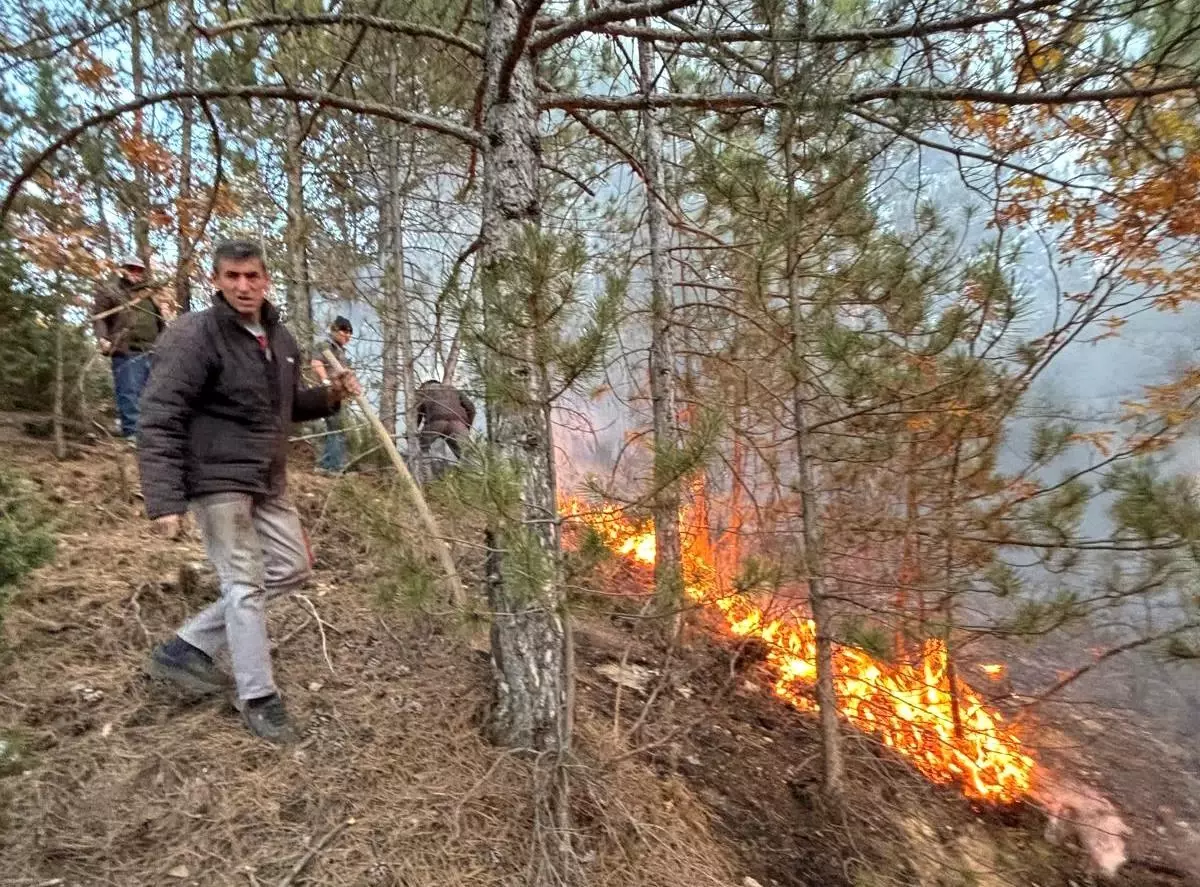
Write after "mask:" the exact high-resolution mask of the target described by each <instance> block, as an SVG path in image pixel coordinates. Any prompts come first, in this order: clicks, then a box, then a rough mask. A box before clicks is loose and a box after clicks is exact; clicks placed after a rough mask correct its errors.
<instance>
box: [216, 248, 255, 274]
mask: <svg viewBox="0 0 1200 887" xmlns="http://www.w3.org/2000/svg"><path fill="white" fill-rule="evenodd" d="M247 259H258V262H259V264H260V265H262V267H263V273H264V274H265V273H266V271H267V260H266V257H265V256H264V255H263V248H262V245H261V244H258V243H255V242H254V241H253V240H222V241H221V242H220V243H218V244H217V246H216V248H215V249H214V250H213V274H216V273H217V272H218V271H220V270H221V261H222V260H224V261H226V262H244V261H246V260H247Z"/></svg>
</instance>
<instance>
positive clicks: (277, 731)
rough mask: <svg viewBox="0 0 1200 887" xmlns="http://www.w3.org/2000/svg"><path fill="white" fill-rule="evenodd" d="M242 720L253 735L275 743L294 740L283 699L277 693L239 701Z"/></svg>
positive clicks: (283, 743) (286, 742)
mask: <svg viewBox="0 0 1200 887" xmlns="http://www.w3.org/2000/svg"><path fill="white" fill-rule="evenodd" d="M239 707H240V708H241V711H242V720H243V721H245V722H246V726H247V727H249V728H250V732H251V733H253V734H254V735H255V736H258V737H260V738H262V739H265V740H267V742H274V743H275V744H276V745H286V744H288V743H291V742H295V741H296V732H295V731H294V730H293V729H292V725H291V724H290V723H289V722H288V716H287V711H286V710H285V709H284V707H283V700H282V699H280V698H279V696H278V695H275V696H268V697H267V698H266V699H254V700H252V701H250V702H242V703H240V706H239Z"/></svg>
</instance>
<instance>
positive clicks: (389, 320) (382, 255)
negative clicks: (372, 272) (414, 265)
mask: <svg viewBox="0 0 1200 887" xmlns="http://www.w3.org/2000/svg"><path fill="white" fill-rule="evenodd" d="M392 179H393V176H392V172H391V169H390V168H389V169H388V172H387V185H386V190H385V192H384V193H383V194H382V195H380V200H379V219H380V225H379V264H380V267H382V268H383V278H382V280H381V287H380V289H381V290H382V294H383V298H382V299H381V300H380V301H379V302H378V303H377V305H378V308H379V331H380V338H381V340H382V341H381V345H380V347H381V352H382V353H381V355H380V364H381V374H380V382H379V421H380V422H382V423H383V427H384V428H386V429H387V432H388V436H389V437H391V438H392V439H393V440H395V439H396V415H397V404H398V403H399V401H400V336H399V334H398V333H397V331H396V315H395V312H394V310H393V309H394V304H395V301H396V298H395V290H396V288H397V284H396V268H395V254H394V252H393V250H392V238H393V237H394V236H395V230H394V229H393V226H392V225H391V224H390V223H389V221H388V220H389V219H391V217H392V201H393V200H394V199H395V198H394V194H395V191H394V188H393V182H392ZM407 455H408V458H409V463H408V464H409V468H411V469H413V476H414V477H415V478H416V479H417V482H418V483H420V472H419V471H416V466H415V465H414V464H413V462H412V455H413V454H412V453H408V454H407Z"/></svg>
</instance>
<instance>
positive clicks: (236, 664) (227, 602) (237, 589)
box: [178, 493, 311, 699]
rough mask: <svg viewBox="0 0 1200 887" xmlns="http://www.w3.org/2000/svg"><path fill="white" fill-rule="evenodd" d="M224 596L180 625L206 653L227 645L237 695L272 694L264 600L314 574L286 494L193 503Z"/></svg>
mask: <svg viewBox="0 0 1200 887" xmlns="http://www.w3.org/2000/svg"><path fill="white" fill-rule="evenodd" d="M191 509H192V513H193V514H194V515H195V516H196V523H197V524H198V525H199V526H200V532H201V533H202V534H203V535H204V547H205V549H206V550H207V551H208V560H209V562H210V563H211V564H212V565H213V568H214V569H215V570H216V571H217V576H218V577H219V578H220V580H221V599H220V600H219V601H217V602H216V603H215V604H213V605H212V606H210V607H208V608H207V609H206V610H204V611H203V612H201V613H200V614H199V615H198V616H195V617H194V618H193V619H191V620H190V621H189V622H188V623H187V624H186V625H184V626H183V628H181V629H179V632H178V634H179V637H181V638H183V640H185V641H187V642H188V643H189V644H191V645H192V646H194V647H199V648H200V649H201V650H203V651H204V652H205V653H207V654H208V655H209V656H215V655H216V654H217V653H218V652H220V650H221V649H222V648H223V647H224V646H225V645H226V644H228V645H229V656H230V659H231V660H232V662H233V676H234V679H235V680H236V681H237V691H238V698H239V699H259V698H261V697H263V696H270V695H271V694H272V693H274V692H275V682H274V680H273V679H272V677H271V647H270V643H269V642H268V640H267V618H266V602H267V600H268V599H270V598H273V597H276V596H278V595H281V594H286V593H288V592H291V591H295V590H296V589H297V588H299V587H300V586H301V585H302V584H303V583H304V580H306V579H307V578H308V576H309V573H310V572H311V564H310V562H309V553H308V543H307V540H306V538H305V536H304V530H303V529H302V528H301V526H300V515H299V514H298V513H297V512H296V509H295V508H294V507H293V506H292V505H291V504H289V503H288V502H287V501H286V500H285V499H283V498H271V497H262V496H250V495H248V494H245V493H214V494H212V495H210V496H200V497H198V498H196V499H193V500H192V502H191Z"/></svg>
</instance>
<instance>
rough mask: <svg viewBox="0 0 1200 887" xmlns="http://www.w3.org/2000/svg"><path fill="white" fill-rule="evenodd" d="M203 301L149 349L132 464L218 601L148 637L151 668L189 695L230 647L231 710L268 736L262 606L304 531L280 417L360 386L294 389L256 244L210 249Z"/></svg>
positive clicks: (298, 577) (320, 409)
mask: <svg viewBox="0 0 1200 887" xmlns="http://www.w3.org/2000/svg"><path fill="white" fill-rule="evenodd" d="M213 263H214V268H213V282H214V284H215V287H216V292H215V293H214V295H213V300H212V307H210V308H208V309H207V310H204V311H199V312H193V313H190V314H185V315H183V316H182V317H180V318H179V320H178V321H177V322H176V323H175V324H174V325H173V326H172V327H170V328H169V329H168V330H167V332H166V333H165V334H164V336H163V337H162V339H161V340H160V342H159V345H158V348H157V349H156V355H155V359H154V365H153V368H152V371H151V374H150V381H149V384H148V386H147V388H146V392H145V395H144V397H143V399H142V414H141V422H140V426H139V430H138V466H139V469H140V472H141V479H142V493H143V495H144V496H145V500H146V511H147V514H148V516H149V517H150V518H151V519H152V520H154V522H155V525H156V527H157V528H158V529H159V530H160V531H161V532H162V533H163V535H165V536H167V537H169V538H174V537H175V536H177V535H178V533H179V531H180V525H181V519H182V517H183V515H184V514H185V513H186V512H187V511H188V510H189V509H190V510H191V512H192V514H193V515H194V516H195V519H196V523H197V525H198V526H199V528H200V532H201V533H202V535H203V536H204V545H205V549H206V551H207V554H208V559H209V561H210V562H211V563H212V565H213V568H214V569H215V570H216V572H217V576H218V577H219V578H220V582H221V598H220V600H218V601H217V602H216V603H214V604H212V605H211V606H210V607H208V609H206V610H204V611H203V612H201V613H200V614H198V615H197V616H195V617H193V618H192V619H191V620H190V621H188V622H187V623H186V624H185V625H184V626H183V627H182V628H180V629H179V631H178V632H177V633H176V635H175V636H174V637H173V638H171V639H170V640H168V641H166V642H165V643H163V644H161V645H160V646H158V647H157V648H156V649H155V650H154V651H153V653H151V656H150V659H149V661H148V662H147V664H146V671H147V672H148V673H149V674H150V675H151V676H152V677H156V678H161V679H165V680H169V681H172V682H174V683H175V684H177V685H179V686H181V687H183V688H185V689H187V690H189V691H191V692H193V693H195V692H201V693H209V692H221V691H223V690H226V689H228V688H229V683H230V682H229V678H228V677H227V676H226V675H225V673H224V672H222V671H221V670H220V669H219V668H218V667H217V666H216V665H215V663H214V661H213V657H214V656H215V655H216V654H217V653H218V652H219V651H220V650H221V649H222V648H223V647H224V646H225V645H228V647H229V654H230V659H231V661H232V664H233V679H234V683H235V684H236V689H237V699H238V708H239V709H240V711H241V713H242V718H243V720H244V721H245V722H246V725H247V726H248V727H249V728H250V730H251V731H253V732H254V733H255V734H257V735H258V736H261V737H262V738H264V739H267V740H270V741H273V742H287V741H289V740H291V739H292V738H293V731H292V729H291V727H290V725H289V723H288V718H287V714H286V711H285V710H284V706H283V702H282V700H281V699H280V696H279V692H278V690H277V689H276V687H275V683H274V680H273V678H272V673H271V653H270V644H269V641H268V639H267V623H266V613H265V605H266V602H267V599H268V598H273V597H275V596H277V595H281V594H285V593H287V592H290V591H293V590H294V589H296V588H298V587H299V586H300V585H301V584H302V583H303V582H304V580H305V579H306V578H308V575H309V570H310V567H311V565H310V560H309V551H308V543H307V539H306V537H305V535H304V530H303V529H302V528H301V526H300V517H299V515H298V514H297V512H296V509H295V508H294V507H293V506H292V505H291V504H290V503H289V502H288V500H287V498H286V496H285V493H286V490H285V486H286V480H287V475H286V470H287V448H288V432H289V430H290V429H291V426H292V423H293V422H306V421H310V420H314V419H322V418H325V417H326V416H329V415H332V414H333V413H335V412H337V410H338V409H339V408H340V405H341V401H342V398H343V397H345V396H347V395H349V394H357V393H359V391H360V389H359V387H358V382H357V381H356V380H355V379H354V377H353V376H351V375H349V374H343V375H342V376H340V377H337V378H334V379H332V380H331V384H329V385H328V386H324V385H322V386H317V387H313V388H302V387H300V373H299V369H300V363H299V361H300V354H299V350H298V349H297V347H296V341H295V339H294V338H293V337H292V334H291V333H290V332H288V330H287V328H286V327H285V326H284V325H283V324H282V323H281V322H280V320H279V315H278V312H277V311H276V310H275V307H274V306H273V305H272V304H271V303H270V302H268V301H267V299H266V294H267V289H268V286H269V284H270V281H269V278H268V276H267V269H266V264H265V262H264V260H263V253H262V250H261V248H260V247H259V246H258V245H257V244H255V243H251V242H248V241H226V242H224V243H221V244H219V245H218V246H217V248H216V250H215V251H214V256H213Z"/></svg>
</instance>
